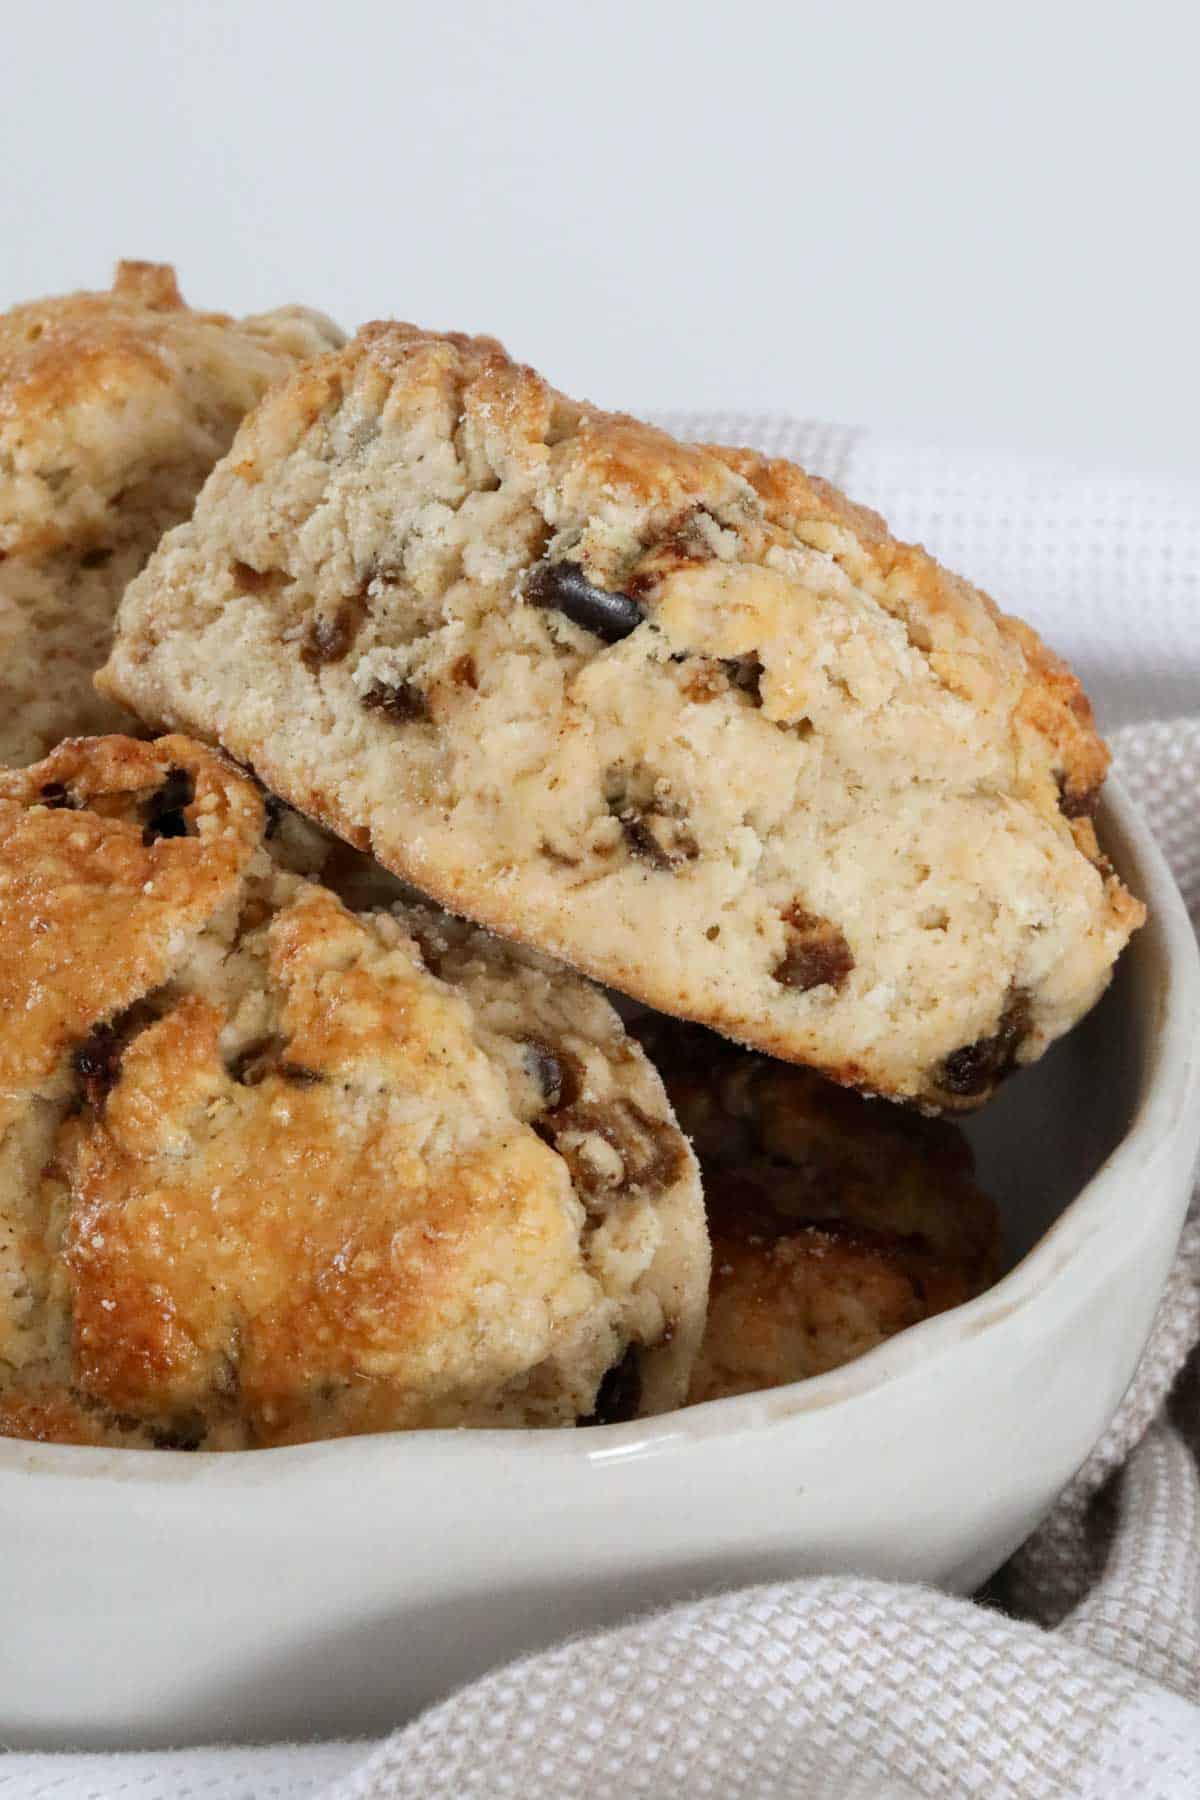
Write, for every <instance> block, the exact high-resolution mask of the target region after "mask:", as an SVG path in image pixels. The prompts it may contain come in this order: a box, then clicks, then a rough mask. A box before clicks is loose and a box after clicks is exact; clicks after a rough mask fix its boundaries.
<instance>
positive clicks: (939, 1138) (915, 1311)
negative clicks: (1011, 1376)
mask: <svg viewBox="0 0 1200 1800" xmlns="http://www.w3.org/2000/svg"><path fill="white" fill-rule="evenodd" d="M632 1029H633V1030H634V1031H635V1032H636V1033H637V1035H638V1036H639V1037H640V1038H641V1040H642V1042H643V1044H644V1045H645V1047H646V1048H647V1050H648V1052H649V1054H650V1055H651V1056H652V1057H653V1059H654V1061H655V1065H656V1067H657V1068H658V1070H659V1072H660V1074H661V1075H662V1077H663V1081H664V1083H665V1085H666V1089H667V1093H668V1095H669V1096H670V1099H671V1102H672V1105H673V1106H674V1107H675V1111H676V1115H677V1117H678V1119H679V1122H680V1124H681V1125H682V1126H683V1129H684V1130H685V1131H686V1132H688V1133H689V1134H690V1135H691V1137H692V1141H693V1144H694V1146H695V1149H696V1153H697V1155H698V1156H699V1158H700V1167H701V1171H702V1174H703V1178H704V1193H705V1200H706V1203H707V1206H708V1218H709V1229H710V1232H711V1236H712V1250H713V1272H712V1287H711V1293H710V1301H709V1314H708V1323H707V1327H706V1330H705V1334H704V1341H703V1344H702V1347H701V1351H700V1356H699V1359H698V1361H697V1364H696V1368H695V1372H694V1374H693V1376H692V1386H691V1394H690V1398H691V1399H692V1400H693V1401H698V1400H717V1399H721V1398H722V1397H724V1396H725V1395H728V1394H742V1393H751V1392H753V1391H754V1390H756V1389H758V1388H769V1387H778V1386H779V1385H780V1384H782V1383H784V1382H788V1381H802V1380H804V1379H805V1378H806V1377H807V1376H810V1375H820V1374H823V1373H824V1372H825V1371H826V1370H827V1369H834V1368H837V1367H838V1366H839V1365H840V1364H842V1363H845V1362H849V1361H850V1360H851V1359H852V1358H853V1357H856V1356H861V1355H862V1354H863V1352H864V1351H865V1350H870V1349H872V1348H873V1347H874V1346H875V1345H876V1344H880V1343H882V1342H883V1341H884V1340H885V1339H886V1338H889V1337H892V1336H894V1334H895V1333H896V1332H898V1331H903V1330H904V1329H905V1327H906V1326H909V1325H915V1324H917V1323H918V1321H919V1320H921V1319H926V1318H929V1317H931V1316H932V1315H933V1314H934V1313H939V1312H944V1311H945V1310H946V1308H947V1307H950V1306H958V1305H959V1304H961V1302H962V1301H964V1300H968V1299H970V1298H971V1297H972V1296H973V1295H975V1294H978V1293H981V1292H982V1291H983V1289H984V1288H986V1287H988V1286H990V1284H991V1283H992V1282H993V1281H994V1280H995V1279H996V1277H997V1275H998V1274H999V1265H1000V1233H999V1220H998V1216H997V1213H996V1208H995V1206H994V1205H993V1204H992V1202H991V1201H990V1200H989V1199H988V1198H987V1196H986V1195H985V1194H983V1193H982V1192H981V1191H980V1189H979V1187H978V1186H977V1185H976V1183H975V1181H974V1179H973V1174H972V1168H973V1164H972V1157H971V1151H970V1147H969V1146H968V1144H967V1142H966V1140H965V1138H964V1137H963V1136H962V1134H961V1132H959V1131H958V1130H957V1129H956V1128H955V1127H954V1126H953V1125H951V1124H950V1123H948V1122H947V1121H945V1120H940V1119H923V1118H921V1117H919V1116H918V1115H917V1114H915V1113H911V1112H904V1111H901V1110H899V1109H897V1108H895V1107H891V1106H886V1105H883V1104H882V1103H881V1102H879V1101H877V1100H876V1101H872V1100H863V1099H861V1098H859V1096H858V1095H855V1094H849V1093H846V1092H845V1090H844V1089H841V1088H837V1087H834V1086H833V1085H832V1084H831V1083H829V1082H827V1081H822V1080H821V1078H820V1077H819V1076H816V1075H813V1074H812V1073H811V1072H810V1071H809V1070H807V1069H796V1068H789V1067H788V1066H787V1065H786V1064H783V1063H777V1062H769V1061H768V1060H767V1059H766V1058H765V1057H761V1056H756V1055H753V1054H752V1053H750V1052H747V1051H742V1050H738V1049H736V1048H735V1047H734V1046H733V1045H731V1044H727V1043H724V1042H723V1041H722V1040H721V1039H719V1038H715V1037H714V1036H713V1035H712V1034H711V1033H710V1032H707V1031H703V1030H701V1029H700V1028H698V1027H696V1026H688V1025H681V1024H679V1023H678V1022H677V1021H676V1020H673V1019H662V1018H657V1017H654V1016H652V1015H648V1016H646V1017H645V1018H643V1019H640V1020H637V1021H635V1022H634V1024H633V1026H632Z"/></svg>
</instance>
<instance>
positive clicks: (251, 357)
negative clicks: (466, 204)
mask: <svg viewBox="0 0 1200 1800" xmlns="http://www.w3.org/2000/svg"><path fill="white" fill-rule="evenodd" d="M341 341H342V340H341V334H340V333H339V332H338V331H337V329H336V327H335V326H333V325H332V324H331V323H330V322H329V320H327V319H324V318H322V317H321V316H320V314H318V313H313V312H308V311H306V310H304V309H303V308H301V307H282V308H280V309H279V311H277V312H271V313H263V314H262V315H261V316H259V317H255V318H248V319H241V320H234V319H231V318H227V317H225V315H224V314H220V313H203V312H194V311H192V309H191V308H190V307H188V306H185V304H184V302H183V300H182V298H181V296H180V293H179V289H178V287H177V286H176V283H175V275H174V272H173V270H171V269H170V268H168V267H166V266H165V265H163V264H156V263H135V262H125V263H121V264H120V265H119V267H118V269H117V274H116V279H115V281H114V284H113V287H112V290H111V292H108V293H79V294H67V295H64V296H62V297H60V298H56V299H50V300H35V301H32V302H30V303H29V304H27V305H24V306H16V307H14V308H13V309H12V310H11V311H10V312H7V313H4V314H2V315H0V762H10V763H15V762H28V761H31V760H33V759H34V758H35V757H38V756H41V755H43V754H44V753H45V751H47V750H48V749H50V748H51V747H52V746H53V745H54V744H56V743H58V741H59V740H60V739H61V738H63V737H66V736H68V735H70V734H73V733H77V732H83V731H98V730H104V729H107V728H110V727H113V726H116V725H118V724H119V723H120V722H121V721H123V720H127V715H126V714H124V713H123V712H121V711H119V710H118V709H117V708H116V707H115V706H114V705H113V704H112V702H111V701H105V700H102V699H101V698H100V696H99V695H98V694H97V693H96V691H95V689H94V688H93V686H92V676H93V674H94V673H95V671H96V670H97V669H98V668H99V667H100V665H101V663H102V662H103V661H104V659H105V657H106V656H107V655H108V649H109V642H110V639H111V637H112V621H113V614H114V613H115V611H116V607H117V602H118V600H119V599H120V597H121V594H122V592H123V590H124V587H125V584H126V582H127V581H128V580H129V579H130V577H131V576H133V575H135V574H136V573H137V571H138V570H139V569H140V568H141V566H142V564H143V563H144V562H145V560H146V558H147V557H148V556H149V554H150V552H151V550H153V548H154V546H155V545H156V544H157V542H158V540H159V538H160V537H161V536H162V534H163V532H164V531H165V530H166V529H167V527H168V526H169V525H175V524H178V522H179V521H180V520H181V519H185V518H187V516H188V514H189V513H190V512H191V510H192V503H193V501H194V500H195V497H196V493H197V491H198V489H199V487H200V484H201V483H202V482H203V480H204V478H205V476H206V475H207V474H208V472H209V470H210V469H211V468H212V466H213V464H214V463H215V462H216V461H217V459H218V457H220V456H223V455H224V454H225V451H226V450H227V449H228V448H229V445H230V442H231V440H232V438H233V434H234V431H235V430H236V429H237V426H238V424H239V423H240V421H241V419H242V417H243V415H244V414H245V413H246V412H247V411H248V410H249V409H250V407H252V406H253V405H254V403H255V402H256V401H257V400H258V399H259V398H260V397H261V396H262V394H263V393H264V392H265V390H266V389H267V387H268V386H269V385H270V384H271V382H273V381H277V380H278V379H279V378H280V377H281V376H283V375H285V374H288V373H289V372H290V371H291V370H293V369H294V368H295V367H296V365H297V364H298V363H299V362H301V361H303V360H305V359H306V358H309V357H313V356H317V355H319V354H321V353H322V352H324V351H328V350H330V349H331V348H333V347H334V346H335V345H337V344H339V343H340V342H341Z"/></svg>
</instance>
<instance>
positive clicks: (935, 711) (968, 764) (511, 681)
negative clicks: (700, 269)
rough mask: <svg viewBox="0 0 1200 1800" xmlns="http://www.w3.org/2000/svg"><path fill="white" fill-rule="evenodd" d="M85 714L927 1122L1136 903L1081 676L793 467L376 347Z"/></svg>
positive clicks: (1079, 989)
mask: <svg viewBox="0 0 1200 1800" xmlns="http://www.w3.org/2000/svg"><path fill="white" fill-rule="evenodd" d="M101 682H102V686H103V689H104V691H105V692H106V693H107V694H108V695H109V696H110V697H112V698H114V699H117V700H120V701H122V702H123V703H125V704H127V705H129V706H132V707H133V708H135V709H136V710H137V711H138V712H139V713H140V714H141V715H142V716H143V717H145V718H146V719H148V720H150V721H153V722H154V723H155V724H156V725H158V726H169V727H172V728H175V729H187V730H190V731H193V732H196V733H198V734H199V735H201V736H203V737H206V738H208V739H210V740H215V741H219V742H220V743H222V744H224V745H225V746H226V747H227V748H228V749H229V750H231V751H232V752H233V754H234V755H235V756H237V757H238V758H239V759H241V760H242V761H244V762H246V763H248V764H250V765H252V766H253V767H254V768H255V769H256V770H257V772H258V773H259V774H260V776H261V777H262V779H263V780H264V782H265V783H266V785H267V786H268V787H270V788H272V789H273V790H275V791H277V792H279V793H281V794H282V795H284V796H285V797H286V798H287V799H288V800H289V801H291V802H292V803H294V804H295V805H296V806H298V807H300V808H301V809H302V810H303V811H304V812H306V813H308V814H310V815H312V816H313V817H315V818H318V819H321V820H323V821H325V822H326V823H327V824H328V825H330V826H331V827H332V828H333V829H334V830H335V831H337V832H338V833H340V834H341V835H342V836H343V837H345V838H347V839H349V840H351V841H353V842H354V843H356V844H358V845H360V846H362V847H364V848H366V847H370V848H371V849H372V850H373V851H374V853H375V854H376V855H377V856H378V857H379V858H380V860H381V861H382V862H384V863H385V864H387V865H388V866H389V867H390V868H392V869H394V870H396V871H397V872H398V873H400V874H401V875H403V876H405V877H406V878H408V879H409V880H411V881H413V882H414V883H416V884H417V885H418V886H419V887H421V888H422V889H424V890H425V891H426V892H427V893H429V894H431V895H433V896H434V897H435V898H436V899H438V900H439V901H441V902H442V903H443V904H444V905H446V906H448V907H450V908H451V909H452V910H454V911H456V912H459V913H463V914H466V915H467V916H469V917H471V918H474V919H476V920H478V921H480V922H481V923H484V924H486V925H488V926H490V927H491V928H493V929H494V930H496V931H498V932H500V933H502V934H503V935H505V936H508V937H512V938H515V939H518V940H521V941H525V942H528V943H531V944H533V945H535V946H536V947H537V948H539V949H541V950H544V951H546V952H548V953H549V954H551V955H553V956H556V957H559V958H561V959H563V960H564V961H566V962H569V963H571V964H573V965H574V966H575V967H577V968H579V969H582V970H584V971H586V972H587V973H588V974H591V975H593V976H595V977H596V978H597V979H599V980H601V981H604V982H607V983H609V984H611V985H612V986H614V987H616V988H619V989H622V990H624V991H625V992H626V993H628V994H631V995H634V996H636V997H637V998H638V999H640V1000H642V1001H644V1002H646V1003H647V1004H649V1005H652V1006H654V1007H657V1008H659V1009H661V1010H664V1011H667V1012H671V1013H674V1014H677V1015H679V1016H682V1017H686V1018H692V1019H698V1020H701V1021H703V1022H705V1023H706V1024H709V1025H713V1026H716V1027H718V1028H719V1029H720V1030H721V1031H723V1032H725V1033H727V1034H728V1035H729V1036H731V1037H732V1038H735V1039H739V1040H741V1041H743V1042H745V1043H747V1044H751V1045H754V1046H756V1047H757V1048H759V1049H762V1050H765V1051H767V1052H769V1053H770V1054H772V1055H774V1056H777V1057H781V1058H784V1059H787V1060H789V1061H795V1062H801V1063H808V1064H811V1065H812V1066H814V1067H817V1068H820V1069H822V1070H824V1071H825V1072H826V1073H827V1074H829V1075H831V1076H833V1077H834V1078H835V1079H836V1080H838V1081H841V1082H844V1083H848V1084H851V1085H854V1086H858V1087H861V1088H864V1089H867V1090H872V1091H876V1092H878V1093H881V1094H887V1095H892V1096H901V1097H906V1098H910V1099H915V1100H918V1101H919V1102H921V1103H922V1104H923V1105H925V1106H927V1107H929V1108H935V1109H938V1108H965V1107H971V1106H974V1105H977V1104H978V1103H979V1102H980V1101H981V1100H983V1099H984V1098H986V1096H987V1094H988V1093H989V1092H990V1090H991V1089H992V1087H993V1086H994V1084H995V1082H996V1080H997V1079H998V1078H999V1077H1000V1075H1001V1074H1002V1073H1003V1072H1004V1071H1005V1070H1006V1069H1007V1068H1009V1067H1010V1066H1011V1065H1013V1064H1014V1063H1025V1062H1030V1061H1032V1060H1033V1059H1034V1058H1035V1057H1037V1056H1038V1055H1039V1054H1040V1053H1041V1052H1042V1051H1043V1050H1044V1049H1045V1047H1046V1046H1047V1044H1049V1043H1050V1042H1051V1040H1052V1039H1054V1038H1056V1037H1057V1036H1058V1035H1059V1034H1060V1033H1061V1032H1063V1031H1065V1030H1066V1029H1067V1028H1068V1027H1069V1026H1070V1025H1071V1024H1072V1023H1073V1022H1074V1021H1075V1020H1076V1019H1078V1018H1079V1016H1080V1015H1081V1014H1082V1013H1083V1012H1085V1011H1086V1010H1087V1008H1088V1007H1090V1006H1091V1005H1092V1003H1093V1001H1095V999H1096V998H1097V996H1098V995H1099V994H1100V992H1101V991H1102V989H1103V988H1104V986H1105V983H1106V982H1107V980H1108V977H1109V972H1110V970H1111V967H1112V964H1113V962H1114V960H1115V958H1116V956H1117V955H1118V953H1119V951H1120V949H1121V947H1122V945H1123V944H1124V943H1125V941H1126V939H1127V938H1128V937H1129V934H1130V932H1131V931H1132V930H1133V929H1134V928H1135V926H1136V925H1137V924H1138V923H1139V922H1140V920H1141V918H1142V908H1141V907H1140V905H1139V904H1138V902H1137V901H1136V900H1134V899H1132V898H1131V897H1130V895H1129V894H1128V893H1126V891H1125V890H1124V888H1123V887H1122V886H1121V883H1120V881H1119V880H1118V879H1117V877H1116V875H1115V874H1114V873H1113V871H1112V870H1111V868H1110V867H1109V865H1108V864H1107V863H1106V862H1105V860H1104V858H1103V856H1102V855H1101V854H1100V852H1099V850H1098V847H1097V843H1096V837H1095V833H1094V831H1093V828H1092V822H1091V814H1092V812H1093V810H1094V807H1095V804H1096V799H1097V796H1098V794H1099V792H1100V788H1101V784H1102V782H1103V779H1104V774H1105V770H1106V767H1107V762H1108V757H1107V752H1106V750H1105V748H1104V745H1103V744H1102V742H1101V740H1100V739H1099V738H1098V737H1097V735H1096V733H1095V731H1094V729H1093V726H1092V719H1091V713H1090V710H1089V707H1088V703H1087V700H1086V698H1085V696H1084V695H1083V693H1082V691H1081V689H1080V687H1079V685H1078V683H1077V682H1076V680H1075V678H1074V677H1073V676H1072V674H1071V673H1070V671H1069V670H1068V669H1066V668H1065V667H1064V666H1063V664H1062V663H1060V662H1059V661H1058V660H1057V659H1056V658H1055V657H1054V656H1053V655H1052V654H1051V653H1050V652H1049V651H1048V650H1047V649H1046V648H1045V647H1044V645H1042V643H1041V642H1040V641H1039V639H1038V638H1037V637H1036V636H1035V634H1034V633H1033V632H1032V631H1031V630H1030V629H1029V628H1028V627H1027V626H1025V625H1023V624H1021V623H1020V622H1019V621H1017V620H1015V619H1008V618H1005V617H1004V616H1003V615H1002V614H1000V613H999V612H998V611H997V609H996V608H995V606H994V605H993V604H992V603H991V601H990V600H988V599H987V598H986V597H985V596H984V595H983V594H981V593H979V592H978V591H977V590H976V589H974V588H972V587H969V586H968V585H967V584H966V583H965V582H963V581H960V580H959V579H958V578H957V577H955V576H953V575H951V574H949V573H948V572H947V571H946V570H944V569H942V568H940V567H939V566H938V565H937V564H936V563H935V562H933V561H932V560H931V558H929V557H928V556H926V555H925V554H924V552H922V551H921V550H919V549H914V548H912V547H910V546H908V545H904V544H900V543H897V542H895V541H894V540H893V539H892V538H891V537H889V535H888V533H887V530H886V528H885V527H884V525H883V523H882V521H881V520H880V519H878V518H877V517H876V516H875V515H874V514H873V513H870V512H867V511H865V510H863V509H862V508H861V507H858V506H854V505H852V504H851V503H850V502H849V501H848V500H846V499H844V498H843V497H842V495H841V494H839V493H838V492H836V490H835V489H833V488H831V487H830V486H828V485H827V484H826V483H825V482H822V481H818V480H814V479H812V478H810V477H809V476H807V475H805V474H804V473H803V471H802V470H800V469H798V468H796V467H794V466H792V465H791V464H789V463H785V462H772V461H768V460H766V459H764V458H762V457H760V456H757V455H755V454H753V453H751V452H749V451H744V450H726V449H719V448H714V447H711V446H704V445H694V444H691V445H689V444H682V443H678V442H676V441H675V440H673V439H672V438H670V437H668V436H666V435H664V434H663V433H662V432H659V431H655V430H652V429H651V428H650V427H648V426H646V425H642V424H639V423H638V422H637V421H636V420H633V419H630V418H624V417H620V416H616V415H613V414H607V413H601V412H597V411H595V410H593V409H590V408H586V407H581V406H578V405H576V404H574V403H573V402H571V401H569V400H567V399H564V398H563V396H562V395H560V394H558V393H556V392H555V391H554V390H553V389H552V388H550V387H548V386H547V384H546V383H545V382H544V381H543V380H542V379H541V378H540V377H539V376H538V375H536V374H535V373H534V372H533V371H532V370H530V369H528V368H523V367H521V366H520V365H518V364H516V363H514V362H512V361H511V360H510V359H509V358H508V357H507V356H506V355H505V353H504V351H503V350H502V349H501V347H500V346H499V345H498V344H496V343H495V342H493V341H492V340H491V339H488V338H475V339H471V338H465V337H459V336H446V337H441V336H433V335H430V334H428V333H425V332H422V331H419V330H417V329H415V328H414V327H412V326H408V325H398V324H376V325H370V326H367V327H365V328H364V330H363V331H362V332H361V333H360V334H359V336H358V337H357V339H356V340H355V341H354V342H353V343H352V344H351V345H350V346H349V347H348V348H347V349H345V350H343V351H342V352H340V353H338V354H336V355H332V356H329V357H327V358H324V359H322V360H320V361H318V362H317V363H315V364H312V365H310V366H309V367H307V368H306V369H304V370H302V371H300V372H299V373H297V374H296V375H295V376H294V377H293V378H292V379H291V380H290V381H289V382H287V383H286V384H285V385H284V386H282V387H281V388H278V389H276V390H275V391H274V392H273V393H272V394H271V395H270V396H269V397H268V398H267V399H266V400H265V401H264V402H263V403H262V405H260V406H259V407H258V408H257V409H256V411H255V412H254V413H253V414H252V415H251V417H250V418H249V419H248V420H247V422H246V423H245V425H244V426H243V427H242V429H241V431H240V432H239V434H238V437H237V439H236V441H235V443H234V446H233V448H232V450H231V451H230V453H229V455H228V457H227V458H226V459H225V460H224V461H223V462H222V463H221V464H220V465H219V466H218V468H217V469H216V470H215V471H214V473H213V475H212V477H211V478H210V480H209V482H208V484H207V486H206V487H205V489H204V491H203V493H202V495H201V497H200V500H199V502H198V505H197V507H196V511H195V515H194V517H193V519H192V520H191V522H190V523H188V524H186V525H183V526H181V527H180V528H179V529H178V530H177V531H175V532H174V533H173V534H172V535H171V536H169V537H168V538H167V539H166V541H165V542H164V544H163V545H162V547H161V548H160V550H159V551H158V553H157V554H156V555H155V557H154V558H153V560H152V561H151V563H150V565H149V567H148V568H147V569H146V571H145V573H144V574H143V575H142V576H141V577H139V579H138V580H137V581H135V582H134V583H133V585H132V586H131V588H130V589H129V592H128V594H127V596H126V599H125V601H124V603H123V606H122V608H121V615H120V627H119V634H118V637H117V641H116V645H115V649H114V652H113V656H112V659H111V661H110V663H109V665H108V667H107V669H106V671H105V672H104V674H103V676H102V677H101Z"/></svg>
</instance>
